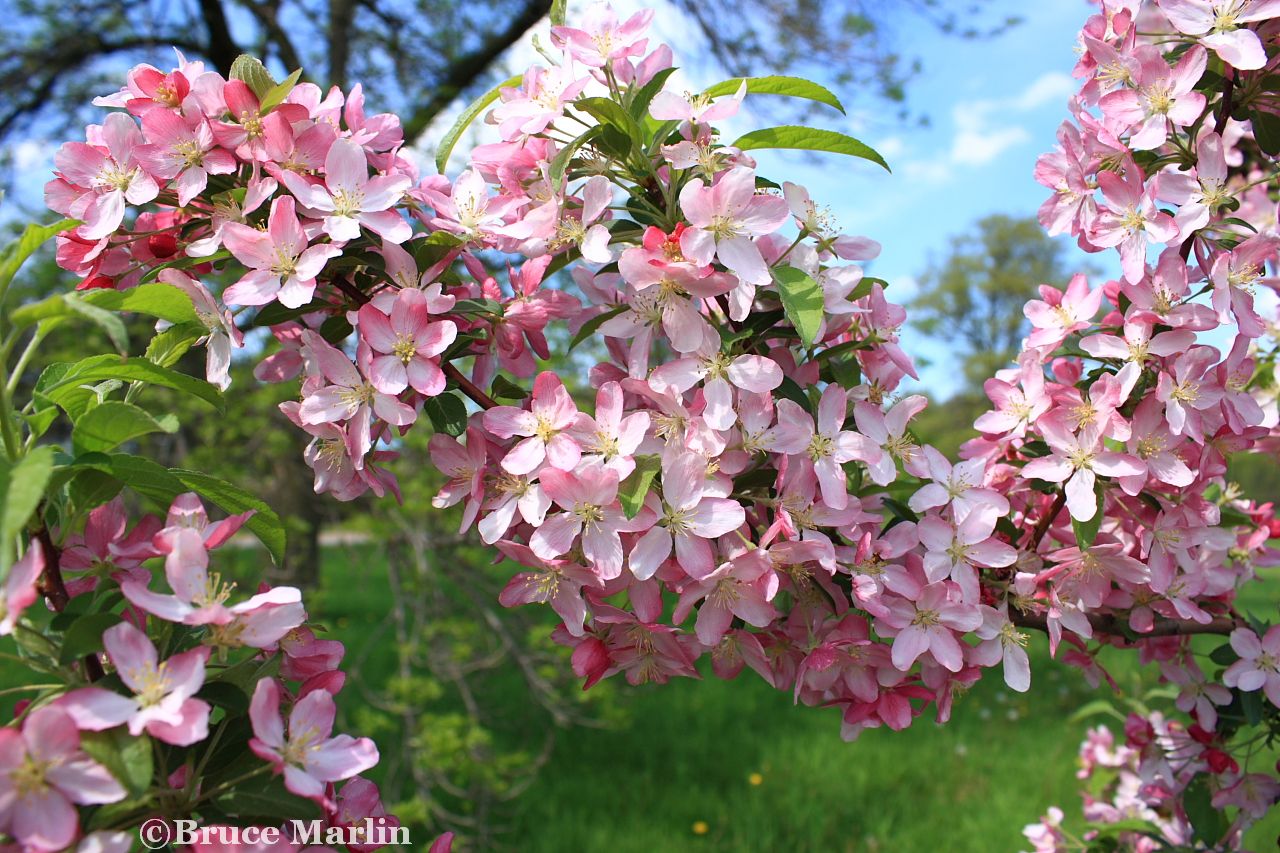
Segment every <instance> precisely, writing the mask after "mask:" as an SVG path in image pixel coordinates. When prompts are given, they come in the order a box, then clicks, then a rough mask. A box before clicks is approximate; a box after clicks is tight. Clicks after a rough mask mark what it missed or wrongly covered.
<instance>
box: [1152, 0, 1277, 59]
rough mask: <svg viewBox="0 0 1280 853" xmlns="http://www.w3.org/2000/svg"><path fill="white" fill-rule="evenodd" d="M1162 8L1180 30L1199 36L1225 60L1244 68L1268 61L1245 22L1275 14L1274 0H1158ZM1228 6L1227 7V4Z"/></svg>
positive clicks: (1201, 40)
mask: <svg viewBox="0 0 1280 853" xmlns="http://www.w3.org/2000/svg"><path fill="white" fill-rule="evenodd" d="M1159 3H1160V11H1161V12H1164V13H1165V15H1166V16H1168V18H1169V21H1170V23H1172V24H1173V25H1174V26H1175V27H1177V28H1178V31H1179V32H1182V33H1186V34H1187V35H1189V36H1196V37H1198V38H1199V40H1200V43H1201V44H1203V45H1205V46H1206V47H1208V48H1210V49H1211V50H1213V51H1214V53H1216V54H1218V56H1220V57H1221V58H1222V59H1223V61H1225V62H1228V63H1230V64H1231V65H1233V66H1234V67H1236V68H1238V69H1240V70H1241V71H1252V70H1253V69H1255V68H1261V67H1262V66H1264V65H1266V63H1267V53H1266V51H1265V50H1264V49H1263V46H1262V41H1261V39H1259V38H1258V34H1257V33H1256V32H1254V31H1253V30H1252V29H1250V28H1249V27H1248V26H1245V25H1246V24H1250V23H1253V22H1254V21H1264V20H1266V19H1268V18H1271V17H1273V16H1274V15H1275V14H1276V8H1275V3H1274V2H1272V0H1230V1H1229V2H1227V3H1224V2H1222V0H1159ZM1224 7H1226V8H1224Z"/></svg>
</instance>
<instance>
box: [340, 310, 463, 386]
mask: <svg viewBox="0 0 1280 853" xmlns="http://www.w3.org/2000/svg"><path fill="white" fill-rule="evenodd" d="M358 328H359V330H360V337H361V339H362V340H363V341H364V342H366V343H367V344H369V346H370V347H372V349H373V351H374V353H375V355H374V357H373V361H372V363H371V365H370V371H369V378H370V381H371V382H372V383H373V386H374V387H375V388H376V389H378V391H380V392H382V393H383V394H399V393H400V392H401V391H403V390H404V389H405V388H408V387H412V388H413V390H415V391H417V392H418V393H419V394H422V395H423V396H424V397H434V396H436V395H438V394H440V393H441V392H442V391H444V389H445V377H444V372H443V371H442V370H441V369H440V364H439V361H438V360H437V358H436V357H437V356H439V355H440V354H441V353H443V352H444V351H445V350H446V349H448V348H449V346H450V344H452V343H453V342H454V340H455V339H456V338H457V336H458V327H457V325H456V324H455V323H454V322H453V321H452V320H437V321H435V322H432V321H431V317H430V314H429V313H428V301H427V297H426V295H425V294H424V293H423V292H422V291H421V290H418V289H416V288H404V289H402V290H400V291H399V292H398V293H397V294H396V296H395V301H394V302H393V303H392V305H391V310H390V311H389V312H384V311H381V310H379V309H378V307H377V306H376V305H374V304H373V303H368V304H366V305H363V306H361V308H360V311H359V315H358Z"/></svg>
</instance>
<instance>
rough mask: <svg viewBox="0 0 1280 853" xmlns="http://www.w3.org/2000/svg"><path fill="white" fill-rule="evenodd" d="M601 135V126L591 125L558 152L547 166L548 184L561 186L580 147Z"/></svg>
mask: <svg viewBox="0 0 1280 853" xmlns="http://www.w3.org/2000/svg"><path fill="white" fill-rule="evenodd" d="M599 135H600V128H599V127H589V128H587V129H586V130H584V131H583V132H582V133H581V134H579V135H578V136H576V137H574V139H573V141H571V142H570V143H568V144H567V145H565V146H564V147H563V148H561V149H560V150H559V151H557V152H556V156H555V157H553V158H552V159H551V165H550V166H549V167H548V168H547V185H548V186H551V187H556V188H559V187H560V186H562V185H563V184H564V175H565V172H567V171H568V169H569V161H570V160H572V159H573V157H574V155H575V154H577V153H578V149H579V148H581V147H582V146H583V145H585V144H587V143H588V142H590V141H591V140H592V139H594V138H595V137H596V136H599Z"/></svg>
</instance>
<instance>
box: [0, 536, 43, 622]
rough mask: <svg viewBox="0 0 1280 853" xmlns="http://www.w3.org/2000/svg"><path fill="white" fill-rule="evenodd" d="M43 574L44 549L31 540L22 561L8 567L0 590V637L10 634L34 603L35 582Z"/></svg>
mask: <svg viewBox="0 0 1280 853" xmlns="http://www.w3.org/2000/svg"><path fill="white" fill-rule="evenodd" d="M43 572H44V548H43V546H41V544H40V540H38V539H32V540H31V542H30V543H29V544H28V545H27V551H26V553H25V554H23V555H22V559H20V560H18V561H17V562H16V563H14V564H13V565H12V566H10V567H9V574H8V575H7V576H6V577H5V579H4V587H3V588H2V589H0V637H7V636H8V635H10V634H12V633H13V629H14V627H16V626H17V624H18V620H19V619H20V618H22V613H23V611H24V610H26V609H27V608H28V607H30V606H31V605H32V604H34V603H35V600H36V598H37V597H38V593H37V592H36V581H37V580H39V579H40V575H41V574H42V573H43Z"/></svg>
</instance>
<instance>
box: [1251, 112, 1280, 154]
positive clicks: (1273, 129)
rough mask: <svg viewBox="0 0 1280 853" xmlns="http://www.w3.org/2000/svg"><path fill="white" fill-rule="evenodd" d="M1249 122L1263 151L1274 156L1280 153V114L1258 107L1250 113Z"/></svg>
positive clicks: (1254, 136)
mask: <svg viewBox="0 0 1280 853" xmlns="http://www.w3.org/2000/svg"><path fill="white" fill-rule="evenodd" d="M1249 123H1250V124H1251V125H1252V126H1253V138H1254V139H1255V140H1257V143H1258V147H1259V148H1261V149H1262V153H1263V154H1268V155H1270V156H1272V157H1274V156H1276V155H1277V154H1280V115H1276V114H1275V113H1271V112H1268V111H1267V110H1264V109H1256V110H1254V111H1253V112H1251V113H1250V114H1249Z"/></svg>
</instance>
